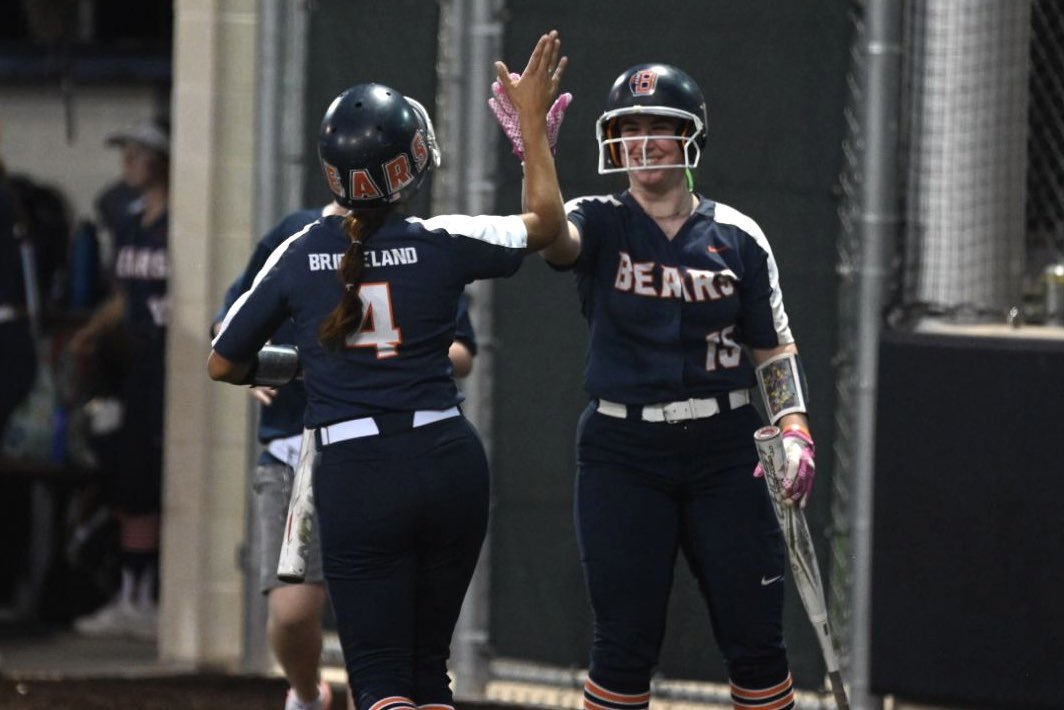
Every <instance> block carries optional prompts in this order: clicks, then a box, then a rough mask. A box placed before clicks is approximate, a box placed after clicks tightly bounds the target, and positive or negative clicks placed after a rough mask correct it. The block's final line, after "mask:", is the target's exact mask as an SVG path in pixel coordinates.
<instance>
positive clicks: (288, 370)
mask: <svg viewBox="0 0 1064 710" xmlns="http://www.w3.org/2000/svg"><path fill="white" fill-rule="evenodd" d="M301 371H302V367H301V366H300V363H299V348H297V347H296V346H294V345H267V346H265V347H263V348H262V350H260V351H258V352H257V353H256V354H255V359H254V360H252V361H251V367H250V368H248V371H247V374H246V375H244V379H242V380H241V381H240V383H239V384H242V385H248V386H250V387H281V386H282V385H287V384H288V383H289V382H291V381H292V380H294V379H295V378H296V377H298V376H299V375H300V373H301Z"/></svg>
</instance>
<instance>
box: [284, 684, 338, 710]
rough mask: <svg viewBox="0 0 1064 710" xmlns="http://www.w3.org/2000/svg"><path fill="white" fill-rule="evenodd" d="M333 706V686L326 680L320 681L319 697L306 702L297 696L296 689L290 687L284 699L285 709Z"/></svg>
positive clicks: (316, 709)
mask: <svg viewBox="0 0 1064 710" xmlns="http://www.w3.org/2000/svg"><path fill="white" fill-rule="evenodd" d="M331 707H332V686H330V685H329V684H328V683H326V682H325V681H322V682H321V683H318V697H317V698H315V699H314V700H311V701H310V702H309V703H304V702H303V701H301V700H300V699H299V698H297V697H296V691H294V690H292V689H291V688H289V689H288V695H287V696H285V699H284V710H329V708H331Z"/></svg>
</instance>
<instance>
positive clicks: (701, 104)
mask: <svg viewBox="0 0 1064 710" xmlns="http://www.w3.org/2000/svg"><path fill="white" fill-rule="evenodd" d="M624 116H667V117H669V118H675V119H678V128H677V131H676V132H677V135H675V136H655V137H656V138H675V139H676V140H677V141H679V142H680V146H681V148H682V149H683V154H684V162H683V163H677V164H675V165H654V166H640V167H635V166H632V167H629V166H627V165H625V164H624V161H623V160H622V159H621V154H622V152H623V147H624V145H623V144H624V141H625V140H633V139H630V138H628V139H626V138H622V137H621V133H620V129H619V122H620V119H621V118H622V117H624ZM595 137H596V138H597V140H598V145H599V173H601V174H605V173H616V172H626V171H628V170H643V169H648V168H650V167H654V168H663V167H674V168H695V167H697V166H698V161H699V160H701V158H702V148H703V147H704V146H705V145H706V100H705V98H704V97H703V96H702V90H701V89H700V88H698V84H696V83H695V80H694V79H692V78H691V77H690V76H688V75H687V74H686V73H684V72H683V71H681V70H680V69H677V68H676V67H673V66H670V65H668V64H637V65H636V66H634V67H632V68H630V69H628V70H626V71H625V72H624V73H622V74H621V75H620V76H619V77H617V80H616V81H615V82H613V87H612V88H611V89H610V93H609V96H608V97H607V98H606V111H605V112H604V113H603V114H602V115H601V116H599V119H598V122H597V123H596V124H595ZM639 140H643V139H642V138H640V139H639Z"/></svg>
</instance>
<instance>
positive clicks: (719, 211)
mask: <svg viewBox="0 0 1064 710" xmlns="http://www.w3.org/2000/svg"><path fill="white" fill-rule="evenodd" d="M716 205H717V206H716V209H715V211H714V218H715V219H716V221H717V223H719V224H730V225H732V226H733V227H738V228H739V229H741V230H742V231H744V232H746V233H747V234H749V235H750V236H751V237H752V238H753V240H754V241H755V242H756V243H757V245H758V246H759V247H761V248H762V249H763V250H764V251H765V253H766V254H767V255H768V280H769V283H770V284H771V286H772V297H771V299H770V303H771V305H772V321H773V323H774V324H775V327H776V336H777V337H778V338H779V344H780V345H786V344H788V343H793V342H794V335H792V334H791V327H790V321H789V319H788V318H787V311H785V310H784V308H783V291H781V290H780V272H779V268H778V267H777V266H776V257H775V256H774V255H773V254H772V246H771V245H769V243H768V239H767V238H766V237H765V233H764V232H762V231H761V227H759V226H758V225H757V222H755V221H754V220H753V219H752V218H751V217H748V216H746V215H745V214H743V213H742V212H740V211H739V210H737V209H735V208H734V207H731V206H730V205H725V204H721V203H720V202H718V203H716Z"/></svg>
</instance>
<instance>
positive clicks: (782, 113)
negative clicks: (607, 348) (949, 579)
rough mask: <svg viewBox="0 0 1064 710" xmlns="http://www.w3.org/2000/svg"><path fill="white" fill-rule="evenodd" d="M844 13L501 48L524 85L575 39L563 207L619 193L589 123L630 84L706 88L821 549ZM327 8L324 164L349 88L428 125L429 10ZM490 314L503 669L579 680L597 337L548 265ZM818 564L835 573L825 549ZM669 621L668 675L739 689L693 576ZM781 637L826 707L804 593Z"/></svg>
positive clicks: (715, 159) (521, 32)
mask: <svg viewBox="0 0 1064 710" xmlns="http://www.w3.org/2000/svg"><path fill="white" fill-rule="evenodd" d="M848 7H849V4H848V3H847V2H844V1H843V0H815V1H809V2H802V3H779V2H773V1H772V0H753V1H747V2H742V3H737V2H731V1H728V0H702V1H700V2H656V3H653V4H647V3H636V2H629V1H627V0H621V1H619V2H613V3H609V4H608V5H605V6H604V5H601V4H598V3H594V4H592V3H583V4H578V3H573V2H563V1H561V0H541V1H539V2H534V3H533V2H511V3H509V4H508V9H507V16H506V22H505V29H504V34H503V57H502V58H503V59H504V60H505V61H506V62H507V63H508V65H509V66H510V67H511V69H514V70H520V68H522V67H523V66H524V62H525V60H526V59H527V57H528V52H529V51H530V50H531V49H532V47H533V45H534V44H535V41H536V38H537V37H538V36H539V34H541V33H543V32H546V31H547V30H549V29H551V28H555V29H558V30H559V32H560V34H561V37H562V44H563V51H564V53H565V54H566V55H567V56H569V58H570V68H569V71H568V72H567V75H566V77H565V80H564V90H566V91H570V92H572V93H573V95H574V100H573V104H572V107H571V108H570V110H569V113H568V114H567V116H566V119H565V125H564V127H563V128H562V131H561V139H560V145H559V151H558V169H559V173H560V178H561V184H562V189H563V192H564V194H565V196H566V197H567V198H569V197H575V196H577V195H582V194H601V193H605V192H612V191H614V190H617V189H620V188H621V187H622V186H624V185H625V182H624V178H623V176H620V177H617V176H600V175H598V174H597V169H596V167H597V155H598V153H597V146H596V143H595V138H594V136H595V131H594V124H595V119H596V118H597V117H598V115H599V114H600V113H601V112H602V110H603V102H604V100H605V97H606V93H607V91H608V90H609V87H610V86H611V85H612V83H613V80H614V79H615V78H616V77H617V75H618V74H620V73H621V72H622V71H623V70H625V69H626V68H627V67H629V66H631V65H634V64H637V63H640V62H647V61H661V62H665V63H670V64H674V65H676V66H679V67H681V68H683V69H684V70H685V71H686V72H688V73H689V74H691V75H692V76H693V77H694V78H695V80H696V81H697V82H698V83H699V85H700V86H701V87H702V89H703V91H704V93H705V95H706V100H707V105H708V113H709V126H708V129H709V141H708V144H707V146H706V151H705V154H704V156H703V160H702V165H701V168H700V169H699V171H698V173H697V175H696V184H697V189H698V190H699V191H700V192H703V193H704V194H706V195H707V196H709V197H711V198H713V199H716V200H718V201H721V202H725V203H728V204H730V205H732V206H734V207H736V208H737V209H739V210H740V211H742V212H744V213H746V214H748V215H750V216H751V217H753V218H754V219H755V220H756V221H757V222H758V223H759V224H760V225H761V227H762V229H763V230H764V231H765V233H766V235H767V236H768V238H769V241H770V242H771V244H772V247H773V249H774V251H775V253H776V257H777V260H778V262H779V264H780V270H781V274H782V284H783V290H784V294H785V298H786V304H787V310H788V312H789V314H790V316H791V320H792V327H793V329H794V332H795V334H796V337H797V338H798V342H799V345H800V347H801V349H802V353H803V359H804V362H805V366H806V370H807V373H808V378H809V382H810V387H811V389H812V421H813V427H814V432H815V434H816V438H817V447H818V449H819V451H820V452H821V453H820V456H819V457H818V462H817V464H818V476H817V489H816V492H815V496H814V500H813V502H812V504H811V507H810V509H809V510H808V513H807V515H808V517H809V521H810V524H811V527H812V528H813V530H814V534H815V535H817V536H818V539H819V540H820V541H821V542H822V543H824V542H825V538H824V537H823V531H824V530H825V528H826V525H827V518H828V512H829V510H828V509H829V503H830V492H831V473H832V472H831V463H832V456H831V451H832V408H833V390H834V376H833V373H832V368H831V359H832V354H833V352H834V350H835V342H834V338H835V332H836V325H835V321H836V310H837V308H836V302H835V298H836V278H835V262H836V252H835V238H836V234H837V233H838V230H839V226H838V217H837V215H836V209H837V201H838V192H837V189H836V183H837V180H838V175H839V170H840V164H841V154H840V150H841V148H840V146H841V143H842V137H843V129H844V126H843V103H844V89H845V78H846V75H847V72H848V70H849V68H850V67H849V55H848V48H849V44H850V22H849V19H848V17H847V9H848ZM317 8H318V9H317V11H316V12H315V13H314V16H313V18H312V20H311V28H310V37H309V38H308V46H309V48H310V56H309V58H308V59H309V61H308V81H309V84H308V93H307V95H308V98H307V119H306V120H307V130H308V143H307V145H308V156H313V155H314V152H313V148H314V139H315V137H316V133H315V132H316V129H317V125H318V121H319V120H320V118H319V117H320V116H321V114H322V113H323V112H324V110H325V107H326V106H327V105H328V103H329V101H330V100H331V99H332V98H333V97H334V96H335V95H336V94H337V93H339V91H341V90H342V89H343V88H345V87H346V86H348V85H350V84H354V83H358V82H362V81H380V82H383V83H385V84H391V85H394V86H395V88H397V89H399V90H400V91H403V92H405V93H409V94H411V95H413V96H414V97H416V98H418V99H419V100H421V101H422V102H423V103H425V104H426V106H429V107H430V109H431V107H432V106H433V105H434V102H435V91H436V68H435V60H436V42H437V39H436V36H437V28H436V24H435V22H432V21H431V20H433V19H434V18H433V13H435V12H436V6H435V5H434V4H431V3H424V2H419V1H418V0H403V1H398V2H391V3H385V4H374V5H373V6H372V11H367V7H366V6H365V5H364V4H362V3H350V2H344V1H343V0H321V1H320V2H318V3H317ZM430 9H431V10H430ZM426 12H428V14H426ZM413 18H417V20H418V21H417V22H414V21H413ZM484 110H485V111H487V110H488V109H487V107H485V108H484ZM501 139H502V133H501V131H497V132H495V133H494V134H493V135H489V136H486V137H485V140H490V141H494V142H495V144H496V145H497V150H498V153H499V164H500V168H501V172H500V175H499V182H498V184H497V186H496V187H497V200H498V201H497V204H496V209H495V211H496V212H498V213H504V214H505V213H511V212H517V211H519V205H520V170H519V166H518V164H517V161H516V160H515V159H514V158H513V156H512V155H511V154H510V151H509V146H508V145H504V142H503V140H501ZM446 149H447V146H446V145H445V146H444V150H445V151H446ZM445 159H447V155H446V152H445ZM451 159H455V158H454V157H453V156H452V157H451ZM458 159H460V156H458ZM306 174H307V175H308V186H307V195H308V200H309V201H310V202H311V203H319V202H324V201H326V200H327V199H328V196H327V193H325V192H324V190H323V185H322V184H321V183H322V181H321V179H320V178H319V177H318V176H319V175H320V170H319V168H318V166H317V164H316V162H315V161H313V160H308V162H307V173H306ZM495 298H496V301H495V306H494V313H495V322H496V333H497V336H498V348H499V349H498V355H499V356H498V357H497V358H496V360H495V366H496V373H495V374H496V380H495V382H494V387H495V394H496V402H495V408H496V409H495V413H496V420H495V422H494V435H495V439H494V443H493V445H494V461H493V464H494V466H493V468H494V476H495V507H494V512H493V527H492V536H493V547H492V550H491V551H490V554H491V579H492V610H491V641H492V645H493V651H494V653H495V654H496V655H499V656H504V657H516V658H523V659H530V660H536V661H542V662H545V663H550V664H555V665H562V666H574V667H584V666H586V664H587V651H588V648H589V645H590V626H591V619H590V614H589V610H588V605H587V602H586V597H585V593H584V586H583V574H582V571H581V569H580V564H579V559H578V555H577V549H576V542H575V537H574V534H573V523H572V481H573V476H574V453H573V442H574V430H575V424H576V420H577V418H578V416H579V413H580V411H581V410H582V409H583V407H584V405H585V404H586V402H587V398H586V395H585V393H584V391H583V366H584V348H585V344H586V326H585V324H584V322H583V320H582V318H581V317H580V315H579V309H578V305H577V299H576V295H575V289H574V287H573V285H572V283H571V278H570V276H569V275H567V274H558V273H555V272H553V271H551V270H550V269H548V268H547V267H546V266H545V265H544V264H543V263H542V262H541V261H540V259H539V258H538V257H531V258H529V259H528V261H527V263H526V264H525V266H524V267H523V268H522V269H521V271H520V272H519V273H518V274H517V275H516V276H515V277H514V278H512V279H508V280H504V281H500V282H497V285H496V289H495ZM819 552H820V559H821V563H822V566H823V564H825V563H826V561H827V559H828V558H827V550H826V545H823V544H822V545H821V549H820V551H819ZM680 564H681V566H684V567H686V565H685V563H683V562H681V563H680ZM669 619H670V621H669V629H668V632H667V635H666V639H665V645H664V649H663V655H662V664H661V671H662V673H663V674H664V675H666V676H669V677H678V678H689V679H706V680H723V679H724V678H726V674H725V672H724V669H723V667H722V664H721V662H720V657H719V655H718V654H717V651H716V647H715V644H714V642H713V639H712V635H711V631H710V627H709V620H708V615H707V613H706V612H705V610H704V608H703V605H702V602H701V599H700V596H699V594H698V592H697V588H696V586H695V584H694V582H693V579H692V578H691V575H690V574H689V572H687V571H686V570H683V571H682V572H681V573H680V574H679V575H677V586H676V590H675V592H674V598H673V603H672V608H671V611H670V616H669ZM786 634H787V638H788V640H789V645H790V647H791V656H792V665H793V671H794V675H795V677H796V679H797V681H798V683H799V684H800V685H802V686H804V687H819V686H820V685H821V683H822V679H823V666H822V663H821V661H820V659H819V650H818V649H817V646H816V642H815V638H814V636H813V633H812V631H811V629H810V627H809V623H808V621H807V620H806V618H805V615H804V612H803V611H802V609H801V604H800V602H799V600H798V597H797V593H796V592H795V590H794V589H793V587H792V588H791V589H790V590H789V595H788V608H787V612H786Z"/></svg>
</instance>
